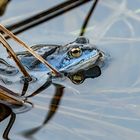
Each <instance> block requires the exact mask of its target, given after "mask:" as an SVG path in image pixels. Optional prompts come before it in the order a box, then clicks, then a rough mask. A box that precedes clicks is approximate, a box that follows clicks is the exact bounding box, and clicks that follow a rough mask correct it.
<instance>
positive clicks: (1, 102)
mask: <svg viewBox="0 0 140 140" xmlns="http://www.w3.org/2000/svg"><path fill="white" fill-rule="evenodd" d="M100 74H101V70H100V68H99V66H92V67H91V68H89V69H87V70H80V71H78V72H77V73H73V74H69V75H68V77H69V78H70V80H71V81H72V82H73V83H74V84H82V83H83V82H84V80H85V79H87V78H96V77H98V76H100ZM53 85H54V87H55V94H54V96H53V98H52V100H51V102H50V105H49V111H48V113H47V116H46V117H45V120H44V121H43V123H42V124H41V125H40V126H38V127H36V128H33V129H31V130H27V131H25V132H23V133H22V135H23V136H25V137H32V136H33V134H35V133H37V132H38V131H39V130H40V129H41V128H42V127H44V126H45V125H46V124H47V123H48V122H49V121H50V120H51V119H52V118H53V116H54V115H55V114H56V112H57V110H58V109H59V105H60V102H61V100H62V97H63V94H64V88H65V87H64V86H63V85H61V84H56V83H53ZM1 89H4V91H5V92H1V93H0V122H1V121H3V120H5V119H6V118H7V117H8V116H11V117H10V121H9V123H8V125H7V127H6V129H5V131H4V133H3V138H4V139H7V140H8V139H9V138H8V135H9V132H10V130H11V128H12V126H13V124H14V121H15V118H16V113H24V112H26V111H28V110H29V109H30V107H31V106H30V107H29V105H28V107H27V104H25V103H29V102H28V101H27V100H28V97H27V98H26V99H25V98H21V96H18V95H17V94H15V93H13V92H11V91H10V90H8V89H6V88H4V87H2V86H1ZM41 90H44V89H41ZM10 93H12V94H10ZM11 95H12V96H11ZM22 101H23V102H22ZM30 104H31V103H30ZM25 105H26V107H25ZM21 108H22V109H21ZM15 110H16V111H15ZM17 110H18V111H17Z"/></svg>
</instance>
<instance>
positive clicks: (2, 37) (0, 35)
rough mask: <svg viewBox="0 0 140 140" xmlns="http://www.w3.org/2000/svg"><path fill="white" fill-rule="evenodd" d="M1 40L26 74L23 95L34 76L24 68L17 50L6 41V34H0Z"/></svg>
mask: <svg viewBox="0 0 140 140" xmlns="http://www.w3.org/2000/svg"><path fill="white" fill-rule="evenodd" d="M0 42H1V43H2V44H3V46H4V47H5V48H6V49H7V52H8V53H9V54H10V55H11V57H12V58H13V60H14V61H15V63H16V64H17V66H18V68H19V69H20V71H21V72H22V73H23V75H24V77H25V79H26V80H25V84H24V87H23V90H22V95H24V94H25V93H26V91H27V89H28V83H29V81H31V80H32V78H31V76H30V74H29V73H28V72H27V71H26V69H25V68H24V66H23V65H22V63H21V62H20V60H19V59H18V57H17V56H16V54H15V52H14V51H13V49H12V48H11V46H10V45H9V44H8V42H7V41H6V39H5V38H4V36H3V35H2V34H0Z"/></svg>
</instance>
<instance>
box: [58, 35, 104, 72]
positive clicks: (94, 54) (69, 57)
mask: <svg viewBox="0 0 140 140" xmlns="http://www.w3.org/2000/svg"><path fill="white" fill-rule="evenodd" d="M65 48H66V51H65V53H63V56H62V60H61V62H60V69H59V71H60V72H66V73H67V72H77V71H78V70H80V69H86V68H88V67H90V66H93V65H95V64H96V63H97V62H98V61H99V60H102V59H103V57H104V54H103V52H101V51H100V50H98V49H97V48H95V46H94V45H92V44H90V43H89V40H88V39H87V38H85V37H78V38H77V39H76V40H75V41H74V42H72V43H69V44H67V45H66V46H65Z"/></svg>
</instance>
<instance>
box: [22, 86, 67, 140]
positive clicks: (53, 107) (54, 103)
mask: <svg viewBox="0 0 140 140" xmlns="http://www.w3.org/2000/svg"><path fill="white" fill-rule="evenodd" d="M54 86H55V88H56V91H55V94H54V97H53V99H52V100H51V103H50V106H49V111H48V113H47V116H46V118H45V120H44V121H43V123H42V124H41V125H40V126H38V127H35V128H33V129H30V130H27V131H24V132H23V133H22V135H24V136H25V137H28V138H31V137H32V135H34V134H35V133H37V132H38V131H39V130H40V129H41V128H43V127H44V126H45V125H46V124H47V123H48V122H49V121H50V120H51V119H52V117H53V116H54V115H55V113H56V111H57V110H58V107H59V105H60V101H61V98H62V96H63V94H64V88H65V87H64V86H62V85H60V84H54Z"/></svg>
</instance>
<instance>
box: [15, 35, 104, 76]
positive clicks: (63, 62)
mask: <svg viewBox="0 0 140 140" xmlns="http://www.w3.org/2000/svg"><path fill="white" fill-rule="evenodd" d="M32 49H33V50H34V51H36V52H37V53H38V54H39V55H41V56H42V57H43V58H44V59H46V60H47V62H49V64H51V65H52V66H53V67H54V68H56V69H57V70H58V71H59V72H60V73H62V74H64V75H66V74H68V73H75V72H77V71H79V70H81V69H87V68H89V67H91V66H93V65H100V66H101V64H102V63H103V62H104V59H105V53H104V52H103V51H101V50H99V49H97V47H96V46H95V45H93V44H91V43H90V42H89V39H88V38H86V37H83V36H80V37H78V38H77V39H76V40H75V41H73V42H70V43H68V44H66V45H63V46H61V45H45V44H40V45H34V46H32ZM17 55H18V56H19V58H20V61H21V62H22V64H23V65H24V66H25V67H26V68H27V69H28V70H30V71H36V72H37V71H42V72H47V73H48V72H49V69H48V68H47V67H45V65H44V64H42V63H41V62H40V61H39V60H37V59H36V58H35V57H34V56H32V55H31V54H30V53H28V52H26V51H25V52H18V53H17Z"/></svg>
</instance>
